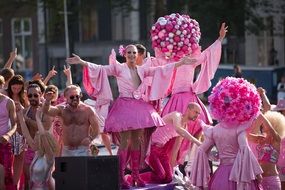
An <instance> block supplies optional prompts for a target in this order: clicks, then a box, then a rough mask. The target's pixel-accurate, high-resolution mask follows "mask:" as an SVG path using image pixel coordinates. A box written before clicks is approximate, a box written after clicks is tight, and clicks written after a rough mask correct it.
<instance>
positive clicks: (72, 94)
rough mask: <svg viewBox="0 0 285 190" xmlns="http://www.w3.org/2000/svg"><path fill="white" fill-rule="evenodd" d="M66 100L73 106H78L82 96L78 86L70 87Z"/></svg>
mask: <svg viewBox="0 0 285 190" xmlns="http://www.w3.org/2000/svg"><path fill="white" fill-rule="evenodd" d="M65 98H66V102H67V104H68V105H69V106H70V107H72V108H77V107H78V105H79V102H80V98H81V92H80V90H79V89H78V88H70V89H69V90H68V91H67V92H66V96H65Z"/></svg>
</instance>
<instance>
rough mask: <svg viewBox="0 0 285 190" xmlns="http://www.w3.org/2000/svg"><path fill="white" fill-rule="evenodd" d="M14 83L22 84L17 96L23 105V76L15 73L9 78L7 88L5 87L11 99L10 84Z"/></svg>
mask: <svg viewBox="0 0 285 190" xmlns="http://www.w3.org/2000/svg"><path fill="white" fill-rule="evenodd" d="M15 84H19V85H22V88H21V91H20V93H19V94H18V96H19V99H20V103H21V104H22V105H23V106H26V104H25V98H24V97H25V96H24V95H25V80H24V78H23V77H22V76H21V75H15V76H13V77H12V78H11V80H10V81H9V83H8V88H7V93H8V96H9V97H10V98H11V99H13V92H12V86H13V85H15Z"/></svg>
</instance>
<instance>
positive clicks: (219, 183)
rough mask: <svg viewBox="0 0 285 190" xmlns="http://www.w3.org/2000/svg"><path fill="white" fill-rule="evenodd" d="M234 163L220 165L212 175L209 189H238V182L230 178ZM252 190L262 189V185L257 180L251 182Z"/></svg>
mask: <svg viewBox="0 0 285 190" xmlns="http://www.w3.org/2000/svg"><path fill="white" fill-rule="evenodd" d="M232 167H233V165H220V166H219V168H218V169H217V170H216V171H215V173H214V175H213V176H212V177H211V180H210V182H209V190H238V189H237V183H236V182H234V181H230V180H229V176H230V173H231V170H232ZM250 189H251V190H259V189H260V190H261V189H262V187H261V186H260V185H259V184H258V182H257V181H256V180H254V181H252V182H251V184H250Z"/></svg>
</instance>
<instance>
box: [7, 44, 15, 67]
mask: <svg viewBox="0 0 285 190" xmlns="http://www.w3.org/2000/svg"><path fill="white" fill-rule="evenodd" d="M16 57H17V48H15V50H14V51H12V52H11V53H10V57H9V59H8V61H7V62H6V64H5V65H4V68H11V67H12V64H13V62H14V61H15V59H16Z"/></svg>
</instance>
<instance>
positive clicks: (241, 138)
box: [191, 122, 262, 189]
mask: <svg viewBox="0 0 285 190" xmlns="http://www.w3.org/2000/svg"><path fill="white" fill-rule="evenodd" d="M250 124H251V122H248V123H247V124H246V125H243V126H239V127H237V128H226V125H225V124H223V123H219V124H218V125H216V126H215V127H211V128H208V129H206V130H205V141H204V142H203V144H202V145H201V146H200V147H199V148H198V151H197V154H196V157H195V160H194V162H193V166H192V172H191V181H192V183H193V185H195V186H198V187H208V181H209V178H210V167H209V164H208V155H207V153H206V152H207V151H208V150H210V148H211V147H212V146H214V145H216V147H217V149H218V151H219V158H220V163H221V165H233V167H232V170H231V173H230V175H229V180H231V181H235V182H237V185H238V188H237V189H248V188H249V184H250V183H251V181H252V180H255V179H256V175H259V174H261V173H262V169H261V167H260V165H259V164H258V161H257V159H256V157H255V156H254V154H253V153H252V152H251V150H250V148H249V145H248V142H247V139H246V131H245V129H246V128H247V127H249V126H250Z"/></svg>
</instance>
